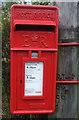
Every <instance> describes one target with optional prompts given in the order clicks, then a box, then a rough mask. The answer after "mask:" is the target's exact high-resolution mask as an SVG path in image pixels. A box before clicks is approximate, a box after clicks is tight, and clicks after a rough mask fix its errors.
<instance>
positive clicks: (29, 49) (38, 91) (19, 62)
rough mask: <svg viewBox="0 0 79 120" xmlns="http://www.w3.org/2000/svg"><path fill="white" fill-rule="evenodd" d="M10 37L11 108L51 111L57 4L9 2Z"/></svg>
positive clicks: (26, 111) (21, 111) (16, 111)
mask: <svg viewBox="0 0 79 120" xmlns="http://www.w3.org/2000/svg"><path fill="white" fill-rule="evenodd" d="M10 38H11V45H10V49H11V84H10V86H11V92H10V110H11V112H12V113H13V114H31V113H32V114H35V113H51V112H54V110H55V101H56V67H57V51H58V44H57V42H58V9H57V7H53V6H32V5H13V6H12V8H11V33H10Z"/></svg>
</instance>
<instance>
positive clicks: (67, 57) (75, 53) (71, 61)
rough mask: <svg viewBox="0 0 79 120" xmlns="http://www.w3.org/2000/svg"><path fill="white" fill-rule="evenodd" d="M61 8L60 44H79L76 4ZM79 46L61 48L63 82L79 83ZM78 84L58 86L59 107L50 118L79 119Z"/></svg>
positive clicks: (61, 6) (60, 62)
mask: <svg viewBox="0 0 79 120" xmlns="http://www.w3.org/2000/svg"><path fill="white" fill-rule="evenodd" d="M56 6H58V7H59V43H71V42H72V43H73V42H75V43H76V42H79V39H78V38H79V37H78V24H79V23H78V24H77V20H78V16H79V15H78V12H79V7H78V6H79V4H78V3H76V2H71V3H67V2H65V3H64V2H62V3H56ZM78 74H79V46H59V55H58V77H57V80H59V81H61V80H63V81H79V75H78ZM78 104H79V103H78V84H70V83H69V84H57V105H56V111H55V113H52V114H49V115H48V120H49V119H50V118H78V117H79V116H78V112H79V111H78Z"/></svg>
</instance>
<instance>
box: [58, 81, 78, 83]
mask: <svg viewBox="0 0 79 120" xmlns="http://www.w3.org/2000/svg"><path fill="white" fill-rule="evenodd" d="M56 83H79V81H56Z"/></svg>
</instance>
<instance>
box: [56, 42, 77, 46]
mask: <svg viewBox="0 0 79 120" xmlns="http://www.w3.org/2000/svg"><path fill="white" fill-rule="evenodd" d="M58 45H59V46H61V45H63V46H65V45H69V46H70V45H79V43H58Z"/></svg>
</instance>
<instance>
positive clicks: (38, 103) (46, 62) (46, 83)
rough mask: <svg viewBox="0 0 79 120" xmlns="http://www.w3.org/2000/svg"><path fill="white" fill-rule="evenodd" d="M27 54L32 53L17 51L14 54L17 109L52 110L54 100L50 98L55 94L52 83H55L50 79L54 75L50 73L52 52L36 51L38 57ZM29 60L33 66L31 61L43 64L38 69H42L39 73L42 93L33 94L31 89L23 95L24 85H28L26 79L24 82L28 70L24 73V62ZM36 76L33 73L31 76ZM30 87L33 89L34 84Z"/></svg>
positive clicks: (51, 70) (51, 71)
mask: <svg viewBox="0 0 79 120" xmlns="http://www.w3.org/2000/svg"><path fill="white" fill-rule="evenodd" d="M29 54H32V53H29V52H18V54H17V56H16V59H17V62H18V64H17V67H16V69H17V79H16V81H17V95H16V97H17V98H16V102H17V103H16V105H17V109H21V110H29V109H36V110H39V109H42V110H45V109H47V110H52V107H53V104H52V103H53V102H54V101H51V99H52V97H53V99H55V98H54V96H55V95H54V94H53V90H54V86H53V84H55V83H54V81H53V82H52V79H51V78H52V76H53V77H54V75H53V74H52V73H53V69H52V68H51V65H52V67H54V66H53V63H54V60H53V58H52V56H53V53H52V52H41V53H40V52H38V54H40V57H38V58H30V57H29V56H30V55H29ZM38 56H39V55H38ZM46 56H47V57H46ZM29 62H30V63H31V62H32V66H34V65H33V63H37V64H38V63H42V65H43V66H42V67H43V68H41V69H40V70H42V69H43V70H42V72H43V74H41V75H42V91H41V92H42V94H39V93H37V94H34V93H30V92H32V91H29V93H28V94H27V95H24V92H25V88H24V87H27V88H28V85H29V84H28V81H27V82H26V83H25V74H26V73H27V72H28V71H26V73H25V66H24V64H25V65H26V64H27V63H29ZM27 65H28V64H27ZM32 66H31V67H32ZM28 67H30V66H29V65H28ZM21 68H22V69H21ZM37 69H38V68H36V70H37ZM26 70H27V68H26ZM30 70H31V69H30ZM38 73H39V74H40V72H37V74H38ZM39 74H38V77H39ZM29 75H31V74H30V73H29ZM36 76H37V75H35V76H33V77H36ZM31 77H32V76H31ZM30 80H31V79H30ZM31 82H35V81H31ZM39 83H40V82H39ZM52 83H53V84H52ZM25 84H26V86H25ZM30 84H31V85H32V84H33V85H34V84H35V85H36V84H37V85H38V83H30ZM39 86H40V84H39ZM35 87H36V86H35ZM30 89H34V86H33V87H31V88H30ZM49 91H50V92H49ZM38 92H39V91H38ZM26 93H27V92H26ZM51 94H52V96H51ZM29 101H30V102H29ZM51 104H52V106H51Z"/></svg>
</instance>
